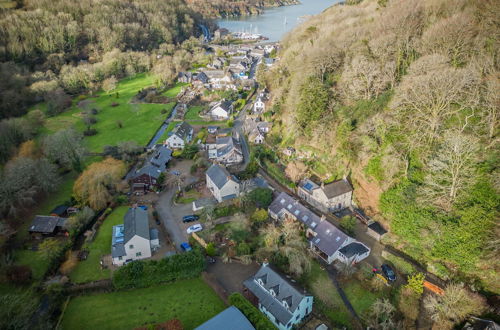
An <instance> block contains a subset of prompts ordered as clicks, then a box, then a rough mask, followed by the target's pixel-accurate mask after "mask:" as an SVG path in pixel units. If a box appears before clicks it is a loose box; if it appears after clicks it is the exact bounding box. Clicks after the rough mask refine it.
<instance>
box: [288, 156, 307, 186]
mask: <svg viewBox="0 0 500 330" xmlns="http://www.w3.org/2000/svg"><path fill="white" fill-rule="evenodd" d="M306 172H307V165H306V164H304V163H303V162H300V161H294V162H290V163H288V165H287V166H286V169H285V174H286V175H287V176H288V177H289V178H290V179H291V180H292V181H293V182H297V181H299V180H300V179H301V178H302V177H303V176H304V174H306Z"/></svg>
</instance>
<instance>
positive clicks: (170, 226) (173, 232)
mask: <svg viewBox="0 0 500 330" xmlns="http://www.w3.org/2000/svg"><path fill="white" fill-rule="evenodd" d="M175 192H176V188H175V187H173V186H171V185H169V186H168V187H167V191H165V192H163V193H161V194H160V198H159V200H158V202H157V203H156V205H155V209H156V211H157V212H158V216H159V218H160V220H161V222H162V224H163V226H165V229H166V230H167V232H168V233H169V235H170V239H171V240H172V242H173V243H174V245H175V248H176V249H179V246H180V245H181V243H182V242H187V239H188V237H187V234H186V232H185V231H184V230H182V229H181V227H180V226H179V219H178V218H179V217H181V215H179V216H177V217H176V216H175V215H174V214H173V212H172V206H173V204H172V200H173V198H174V196H175Z"/></svg>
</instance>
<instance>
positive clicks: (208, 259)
mask: <svg viewBox="0 0 500 330" xmlns="http://www.w3.org/2000/svg"><path fill="white" fill-rule="evenodd" d="M207 261H208V263H209V264H215V261H216V260H215V258H214V257H210V256H208V257H207Z"/></svg>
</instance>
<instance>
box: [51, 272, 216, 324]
mask: <svg viewBox="0 0 500 330" xmlns="http://www.w3.org/2000/svg"><path fill="white" fill-rule="evenodd" d="M224 309H225V305H224V303H223V302H222V300H221V299H220V298H219V297H218V296H217V295H216V294H215V292H214V291H213V290H212V289H211V288H210V287H209V286H207V285H206V284H205V283H204V282H203V280H201V279H199V278H196V279H191V280H184V281H178V282H174V283H171V284H168V285H162V286H157V287H151V288H146V289H137V290H131V291H120V292H113V293H107V294H97V295H89V296H79V297H75V298H73V299H72V300H71V301H70V303H69V305H68V307H67V309H66V311H65V314H64V318H63V321H62V324H61V325H62V326H61V328H62V329H67V330H69V329H71V330H75V329H133V328H136V327H139V326H143V325H148V324H154V323H160V322H165V321H167V320H170V319H173V318H176V319H179V320H180V321H181V322H182V325H183V326H184V329H193V328H195V327H197V326H199V325H200V324H202V323H203V322H205V321H207V320H208V319H210V318H212V317H213V316H214V315H216V314H218V313H220V312H221V311H222V310H224Z"/></svg>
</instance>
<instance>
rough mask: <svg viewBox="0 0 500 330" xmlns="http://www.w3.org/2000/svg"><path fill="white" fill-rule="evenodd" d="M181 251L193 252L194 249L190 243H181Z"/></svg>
mask: <svg viewBox="0 0 500 330" xmlns="http://www.w3.org/2000/svg"><path fill="white" fill-rule="evenodd" d="M181 249H182V250H183V251H186V252H189V251H191V250H192V249H193V248H192V247H191V245H189V243H187V242H184V243H181Z"/></svg>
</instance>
